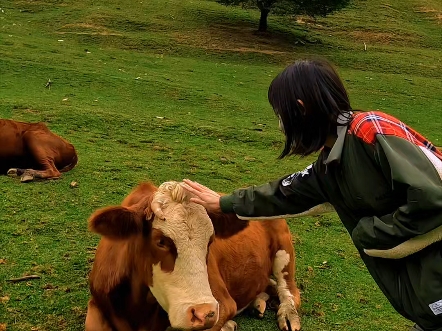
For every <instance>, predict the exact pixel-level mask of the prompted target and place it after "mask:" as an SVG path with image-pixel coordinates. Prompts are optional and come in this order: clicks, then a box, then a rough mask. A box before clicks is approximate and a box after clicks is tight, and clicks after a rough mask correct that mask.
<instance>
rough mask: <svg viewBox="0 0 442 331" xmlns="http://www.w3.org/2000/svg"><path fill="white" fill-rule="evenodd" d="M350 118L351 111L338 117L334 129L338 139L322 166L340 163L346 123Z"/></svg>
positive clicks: (351, 115)
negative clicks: (336, 125)
mask: <svg viewBox="0 0 442 331" xmlns="http://www.w3.org/2000/svg"><path fill="white" fill-rule="evenodd" d="M352 117H353V112H351V111H348V112H345V113H342V114H340V115H339V116H338V119H337V123H338V127H337V129H336V133H337V135H338V138H337V139H336V141H335V143H334V144H333V147H332V149H331V150H330V153H329V154H328V156H327V158H326V159H325V161H324V164H329V163H331V162H334V161H337V162H340V161H341V155H342V149H343V148H344V141H345V136H346V135H347V128H348V123H349V122H350V121H351V118H352Z"/></svg>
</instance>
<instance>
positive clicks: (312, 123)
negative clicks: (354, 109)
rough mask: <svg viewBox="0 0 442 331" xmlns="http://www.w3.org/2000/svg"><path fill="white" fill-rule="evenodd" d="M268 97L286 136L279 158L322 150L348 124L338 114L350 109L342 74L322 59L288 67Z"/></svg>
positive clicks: (304, 61)
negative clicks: (330, 138)
mask: <svg viewBox="0 0 442 331" xmlns="http://www.w3.org/2000/svg"><path fill="white" fill-rule="evenodd" d="M268 98H269V102H270V104H271V105H272V107H273V110H274V111H275V114H276V115H277V116H278V118H279V120H280V125H281V126H282V127H281V129H282V130H283V131H284V135H285V138H286V141H285V146H284V150H283V151H282V153H281V155H280V156H279V158H284V157H285V156H289V155H301V156H306V155H309V154H312V153H314V152H317V151H319V150H320V149H321V148H322V147H323V146H324V144H325V141H326V139H327V137H328V136H330V135H335V134H336V127H337V126H338V125H346V124H347V123H340V124H338V122H337V121H338V116H339V115H340V114H342V113H348V111H350V110H351V106H350V101H349V98H348V95H347V91H346V90H345V87H344V84H343V83H342V81H341V79H340V78H339V75H338V74H337V72H336V71H335V69H334V68H333V67H332V66H331V64H329V63H328V62H327V61H325V60H322V59H312V60H299V61H296V62H295V63H293V64H292V65H290V66H288V67H287V68H286V69H284V71H283V72H281V73H280V74H279V75H278V76H276V78H275V79H274V80H273V81H272V83H271V84H270V87H269V92H268ZM298 100H301V101H302V104H301V103H299V102H298ZM347 118H348V117H347Z"/></svg>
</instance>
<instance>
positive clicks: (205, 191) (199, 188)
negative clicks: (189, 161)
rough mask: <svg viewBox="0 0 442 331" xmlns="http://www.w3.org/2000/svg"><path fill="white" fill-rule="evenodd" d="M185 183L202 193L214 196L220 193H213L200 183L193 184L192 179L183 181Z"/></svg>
mask: <svg viewBox="0 0 442 331" xmlns="http://www.w3.org/2000/svg"><path fill="white" fill-rule="evenodd" d="M183 182H185V183H186V184H188V185H189V186H191V187H193V188H194V189H195V190H197V191H199V192H201V193H211V194H214V195H217V194H218V193H216V192H215V191H212V190H211V189H210V188H208V187H207V186H204V185H202V184H200V183H198V182H193V181H191V180H190V179H183Z"/></svg>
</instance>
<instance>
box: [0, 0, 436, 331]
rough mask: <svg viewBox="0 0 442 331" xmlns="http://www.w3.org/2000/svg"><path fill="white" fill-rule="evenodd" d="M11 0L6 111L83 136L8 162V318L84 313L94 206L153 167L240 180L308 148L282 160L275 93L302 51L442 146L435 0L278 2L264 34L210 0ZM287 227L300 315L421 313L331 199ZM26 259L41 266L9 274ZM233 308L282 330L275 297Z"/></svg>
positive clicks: (43, 322) (378, 329)
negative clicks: (65, 162)
mask: <svg viewBox="0 0 442 331" xmlns="http://www.w3.org/2000/svg"><path fill="white" fill-rule="evenodd" d="M0 7H1V8H0V116H1V117H2V118H7V119H15V120H20V121H44V122H46V123H47V124H48V126H49V127H50V129H51V130H52V131H54V132H56V133H58V134H60V135H61V136H63V137H64V138H66V139H68V140H69V141H70V142H72V143H73V144H74V145H75V146H76V148H77V151H78V153H79V164H78V166H77V167H76V168H75V169H74V170H72V171H71V172H69V173H66V174H64V175H63V178H62V179H60V180H56V181H45V182H34V183H30V184H21V183H20V182H19V180H17V179H13V178H9V177H6V176H1V177H0V330H2V331H4V329H5V328H6V330H8V331H16V330H17V331H24V330H33V331H49V330H70V331H74V330H75V331H79V330H83V323H84V318H85V311H86V304H87V300H88V295H89V294H88V285H87V274H88V272H89V270H90V267H91V262H92V259H93V250H92V249H91V248H93V247H94V246H95V245H96V244H97V242H98V240H99V238H98V237H97V236H95V235H93V234H91V233H88V231H87V224H86V220H87V218H88V216H89V215H90V214H91V213H92V212H93V211H94V210H95V209H97V208H99V207H103V206H106V205H110V204H118V203H119V202H120V201H121V200H122V199H123V197H124V196H125V195H126V194H127V193H128V192H129V191H130V190H131V188H132V187H134V185H136V184H137V183H138V182H140V181H141V180H152V181H154V182H155V183H156V184H160V183H161V182H163V181H167V180H181V179H182V178H190V179H193V180H198V181H200V182H201V183H203V184H206V185H208V186H209V187H211V188H212V189H216V190H218V191H223V192H230V191H231V190H233V189H235V188H237V187H240V186H246V185H251V184H259V183H263V182H265V181H267V180H271V179H274V178H277V177H280V176H282V175H284V174H288V173H292V172H294V171H296V170H300V169H302V168H303V167H304V166H306V165H307V164H309V162H311V161H312V159H311V158H304V159H299V158H291V159H288V160H284V161H278V160H277V156H278V155H279V153H280V151H281V148H282V142H283V137H282V136H281V133H280V132H279V130H278V125H277V121H276V119H275V117H274V115H273V111H272V110H271V108H270V106H269V105H268V102H267V99H266V96H267V88H268V85H269V83H270V82H271V80H272V79H273V77H274V76H275V75H276V74H277V73H278V72H279V71H281V70H282V69H283V68H284V66H286V65H287V64H288V63H290V62H292V61H294V60H295V59H298V58H300V57H304V56H308V55H319V56H323V57H326V58H327V59H329V60H331V61H332V62H333V63H334V64H335V65H336V66H337V68H338V71H339V72H340V74H341V75H342V77H343V80H344V82H345V85H346V87H347V88H348V91H349V93H350V97H351V101H352V105H353V108H359V109H382V110H384V111H385V112H387V113H390V114H393V115H395V116H398V117H399V118H400V119H402V120H404V121H405V122H407V123H408V124H410V125H412V126H413V127H415V128H416V129H418V130H419V131H421V132H422V133H424V134H425V135H426V136H427V137H428V138H429V139H431V140H432V141H433V142H434V143H435V144H436V145H439V146H440V145H442V131H441V111H442V81H441V77H442V46H441V45H442V32H441V31H442V3H441V2H440V1H439V0H422V1H418V0H403V1H400V2H399V1H390V2H385V1H384V0H371V1H365V0H354V2H353V4H352V5H351V6H350V7H349V8H347V9H345V10H344V11H342V12H340V13H337V14H335V15H333V16H331V17H329V18H327V19H318V20H317V21H312V20H311V19H308V18H306V17H298V18H296V19H293V18H292V19H289V18H279V19H278V18H275V17H270V21H269V32H268V33H266V34H264V35H262V34H260V35H258V34H256V33H255V32H254V31H255V30H256V27H257V20H258V13H257V12H255V11H245V10H241V9H237V8H227V7H223V6H221V5H219V4H217V3H215V2H212V1H202V0H167V1H159V0H149V1H147V0H143V1H129V0H119V1H116V0H96V1H92V0H46V1H44V0H9V1H2V2H0ZM364 43H365V45H366V50H365V47H364ZM48 80H50V81H51V82H52V84H51V86H50V88H46V87H45V85H46V83H47V82H48ZM0 143H1V142H0ZM72 181H76V182H78V187H76V188H71V187H70V185H69V184H70V183H71V182H72ZM290 226H291V229H292V231H293V234H294V238H295V240H294V242H295V248H296V250H297V274H296V275H297V280H298V283H299V286H300V288H301V289H302V310H301V313H302V317H301V318H302V323H303V330H304V331H323V330H324V331H325V330H345V331H390V330H398V331H405V330H407V327H409V326H410V325H411V322H409V321H406V320H405V319H403V318H402V317H400V316H398V315H397V314H396V313H395V312H394V311H393V309H392V308H391V306H390V305H389V303H388V302H387V301H386V299H385V298H384V297H383V295H382V293H381V292H380V290H379V289H378V288H377V287H376V285H375V283H374V282H373V280H372V279H371V278H370V276H369V274H368V272H367V270H366V269H365V266H364V265H363V263H362V261H361V260H360V258H359V257H358V255H357V252H356V249H355V248H354V247H353V246H352V244H351V241H350V238H349V236H348V234H347V233H346V231H345V229H344V227H343V226H342V225H341V224H340V222H339V220H338V219H337V218H336V217H335V216H334V215H329V216H321V217H317V218H304V219H297V220H291V221H290ZM26 274H37V275H40V276H41V279H36V280H31V281H28V282H20V283H15V284H13V283H11V282H8V281H7V280H8V279H10V278H15V277H20V276H22V275H26ZM237 321H238V324H239V328H240V330H243V331H251V330H269V331H270V330H275V331H276V330H277V326H276V321H275V317H274V313H273V312H267V314H266V316H265V318H264V319H263V320H256V319H253V318H251V317H247V316H239V317H238V318H237Z"/></svg>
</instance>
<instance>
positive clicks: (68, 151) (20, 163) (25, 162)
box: [0, 119, 77, 182]
mask: <svg viewBox="0 0 442 331" xmlns="http://www.w3.org/2000/svg"><path fill="white" fill-rule="evenodd" d="M76 164H77V153H76V152H75V148H74V146H73V145H72V144H70V143H68V142H67V141H66V140H64V139H63V138H61V137H59V136H57V135H56V134H54V133H52V132H51V131H49V129H48V128H47V126H46V125H45V124H44V123H24V122H17V121H11V120H3V119H0V173H3V174H6V173H7V174H8V175H10V176H21V181H22V182H29V181H32V180H34V178H46V179H56V178H59V177H60V176H61V173H60V172H66V171H69V170H71V169H72V168H73V167H75V165H76Z"/></svg>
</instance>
